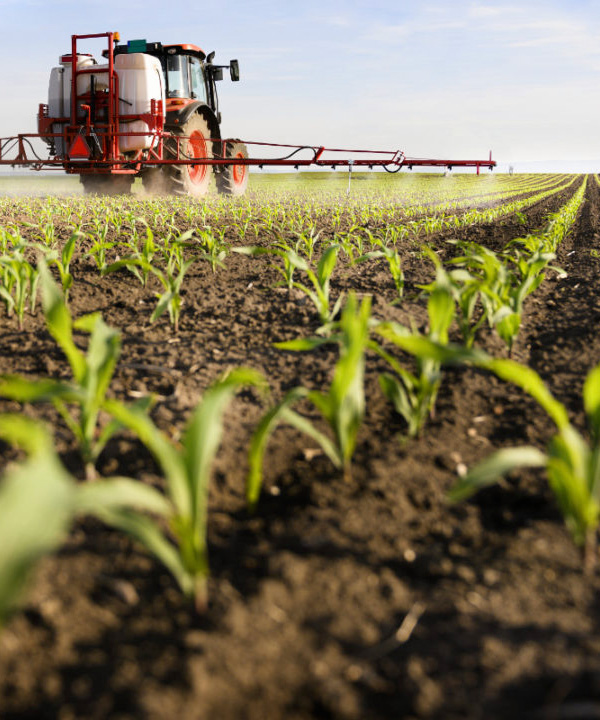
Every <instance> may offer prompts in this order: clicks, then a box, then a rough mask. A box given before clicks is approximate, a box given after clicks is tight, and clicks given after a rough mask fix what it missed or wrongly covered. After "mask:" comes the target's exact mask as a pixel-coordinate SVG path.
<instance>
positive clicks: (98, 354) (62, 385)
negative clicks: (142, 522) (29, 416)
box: [0, 262, 148, 477]
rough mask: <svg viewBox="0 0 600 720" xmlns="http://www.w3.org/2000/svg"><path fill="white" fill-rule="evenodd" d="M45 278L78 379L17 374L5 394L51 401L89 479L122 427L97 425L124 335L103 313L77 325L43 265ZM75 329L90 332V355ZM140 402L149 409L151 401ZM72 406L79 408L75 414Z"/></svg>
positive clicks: (58, 332) (5, 380)
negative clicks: (77, 339) (73, 439)
mask: <svg viewBox="0 0 600 720" xmlns="http://www.w3.org/2000/svg"><path fill="white" fill-rule="evenodd" d="M40 274H41V278H42V304H43V308H44V315H45V318H46V325H47V327H48V330H49V332H50V334H51V335H52V337H53V338H54V339H55V340H56V342H57V343H58V344H59V346H60V348H61V349H62V351H63V352H64V354H65V356H66V357H67V360H68V362H69V365H70V366H71V372H72V373H73V380H72V381H71V382H65V381H61V380H55V379H52V378H45V379H39V380H29V379H27V378H24V377H20V376H17V375H0V396H2V397H7V398H11V399H12V400H16V401H19V402H42V401H50V402H52V403H53V404H54V406H55V407H56V409H57V410H58V412H59V413H60V414H61V416H62V417H63V419H64V421H65V423H66V424H67V426H68V427H69V429H70V430H71V432H72V433H73V434H74V435H75V437H76V438H77V441H78V443H79V447H80V450H81V455H82V457H83V460H84V462H85V464H86V474H87V476H88V477H93V476H94V475H95V468H94V464H95V462H96V460H97V458H98V456H99V454H100V452H101V451H102V449H103V448H104V446H105V445H106V443H107V442H108V440H109V439H110V437H111V436H112V435H113V434H114V432H116V430H117V429H118V425H117V424H115V423H109V424H107V425H106V426H105V427H104V428H103V430H102V431H100V432H98V427H97V426H98V415H99V413H100V410H101V409H102V407H103V405H104V403H105V401H106V393H107V391H108V388H109V385H110V382H111V379H112V376H113V373H114V370H115V366H116V363H117V359H118V357H119V353H120V336H119V333H118V331H117V330H114V329H113V328H110V327H109V326H108V325H106V323H105V322H104V321H103V320H102V317H101V316H100V314H99V313H94V314H91V315H84V316H83V317H81V318H79V319H78V320H76V321H75V322H73V320H72V318H71V315H70V313H69V310H68V309H67V306H66V304H65V301H64V298H63V296H62V294H61V292H60V289H59V288H58V287H57V285H56V283H55V282H54V280H53V279H52V276H51V274H50V272H49V270H48V269H47V268H46V266H45V264H44V263H43V262H42V263H40ZM74 328H75V329H78V330H83V331H85V332H88V333H90V340H89V344H88V351H87V354H86V355H84V354H83V353H82V352H81V350H79V348H78V347H77V346H76V345H75V342H74V341H73V329H74ZM141 404H142V405H143V406H144V407H147V406H148V401H147V400H144V401H142V403H141ZM69 405H74V406H75V407H76V408H77V410H76V411H75V412H73V411H71V410H70V409H69V407H68V406H69Z"/></svg>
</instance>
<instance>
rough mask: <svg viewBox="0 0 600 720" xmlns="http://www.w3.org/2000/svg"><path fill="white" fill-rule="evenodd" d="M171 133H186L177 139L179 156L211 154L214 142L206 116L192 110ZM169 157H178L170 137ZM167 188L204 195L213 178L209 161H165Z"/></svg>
mask: <svg viewBox="0 0 600 720" xmlns="http://www.w3.org/2000/svg"><path fill="white" fill-rule="evenodd" d="M173 134H177V135H182V136H187V137H185V138H184V139H182V140H180V141H179V156H180V157H181V158H208V159H212V157H213V144H212V141H211V139H210V137H211V133H210V129H209V127H208V123H207V121H206V118H205V117H204V116H203V115H201V114H200V113H195V114H194V115H192V116H191V117H190V118H189V120H188V121H187V122H186V123H185V125H182V126H181V127H178V128H177V130H173ZM167 149H168V155H169V157H170V158H173V159H176V158H177V143H176V142H175V141H174V140H171V142H170V143H168V145H167ZM164 178H165V181H166V184H167V191H168V192H171V193H174V194H175V195H192V196H194V197H201V196H202V195H206V193H207V192H208V188H209V185H210V181H211V178H212V165H167V166H165V168H164Z"/></svg>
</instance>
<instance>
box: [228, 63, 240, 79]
mask: <svg viewBox="0 0 600 720" xmlns="http://www.w3.org/2000/svg"><path fill="white" fill-rule="evenodd" d="M229 72H230V74H231V79H232V80H233V82H237V81H238V80H239V79H240V64H239V62H238V61H237V60H231V61H230V63H229Z"/></svg>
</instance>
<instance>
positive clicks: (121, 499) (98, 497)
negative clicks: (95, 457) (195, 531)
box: [76, 477, 173, 517]
mask: <svg viewBox="0 0 600 720" xmlns="http://www.w3.org/2000/svg"><path fill="white" fill-rule="evenodd" d="M76 508H77V511H78V512H79V513H86V514H90V513H91V514H94V513H95V512H97V511H99V510H100V509H103V510H116V509H119V508H125V509H135V510H143V511H145V512H149V513H154V514H156V515H163V516H165V517H167V516H169V515H170V514H172V512H173V507H172V505H171V503H170V502H169V501H168V500H167V498H165V496H164V495H163V494H162V493H160V492H158V490H155V489H154V488H153V487H151V486H150V485H145V484H144V483H143V482H141V481H139V480H132V479H131V478H124V477H114V478H104V479H102V480H96V481H95V482H92V483H86V484H83V485H80V486H79V487H78V491H77V497H76Z"/></svg>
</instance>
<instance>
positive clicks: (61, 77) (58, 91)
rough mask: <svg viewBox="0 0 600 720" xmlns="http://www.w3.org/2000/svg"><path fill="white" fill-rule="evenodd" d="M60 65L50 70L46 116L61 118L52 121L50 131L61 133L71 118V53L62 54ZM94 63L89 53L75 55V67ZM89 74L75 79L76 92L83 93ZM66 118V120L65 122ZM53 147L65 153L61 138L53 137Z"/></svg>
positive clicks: (87, 86)
mask: <svg viewBox="0 0 600 720" xmlns="http://www.w3.org/2000/svg"><path fill="white" fill-rule="evenodd" d="M59 62H60V65H59V66H58V67H53V68H52V70H51V71H50V84H49V87H48V117H49V118H51V119H52V118H57V119H59V118H60V119H62V120H63V122H54V123H52V132H54V133H62V132H63V129H64V127H65V125H66V124H68V123H69V122H70V118H71V76H72V74H73V70H72V62H71V55H62V56H61V57H60V58H59ZM91 65H96V61H95V60H94V58H93V57H92V56H91V55H79V54H78V55H77V68H78V69H81V68H84V67H89V66H91ZM89 83H90V80H89V75H82V76H80V77H79V78H78V79H77V94H78V95H81V94H83V93H84V92H85V91H86V89H88V88H89ZM65 120H66V122H65ZM54 148H55V151H56V154H57V155H65V154H66V148H65V147H64V141H63V139H62V138H60V137H57V138H54Z"/></svg>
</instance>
